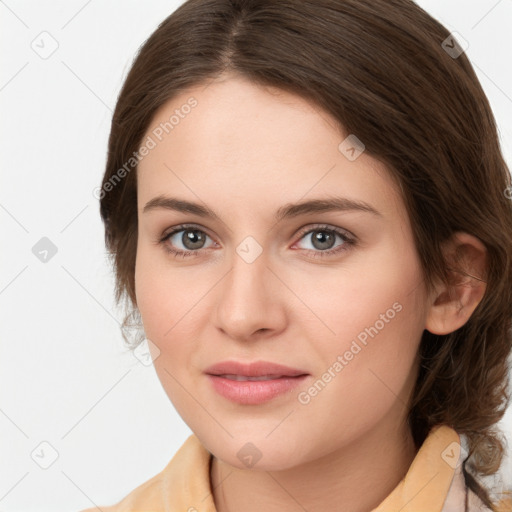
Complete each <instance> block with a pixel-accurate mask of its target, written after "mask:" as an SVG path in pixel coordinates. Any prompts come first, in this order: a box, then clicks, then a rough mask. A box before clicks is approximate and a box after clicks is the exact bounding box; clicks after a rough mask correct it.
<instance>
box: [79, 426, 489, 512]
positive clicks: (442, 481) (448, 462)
mask: <svg viewBox="0 0 512 512" xmlns="http://www.w3.org/2000/svg"><path fill="white" fill-rule="evenodd" d="M210 458H211V454H210V452H208V451H207V450H206V448H204V446H203V445H202V444H201V442H200V441H199V439H198V438H197V437H196V436H195V435H194V434H192V435H191V436H189V437H188V438H187V440H186V441H185V442H184V443H183V445H182V446H181V447H180V449H179V450H178V451H177V452H176V454H175V455H174V457H173V458H172V459H171V461H170V462H169V463H168V465H167V466H166V467H165V468H164V469H163V471H161V472H160V473H158V474H157V475H155V476H154V477H153V478H151V479H150V480H148V481H147V482H145V483H143V484H142V485H140V486H139V487H137V488H136V489H135V490H133V491H132V492H131V493H130V494H128V495H127V496H126V497H125V498H124V499H123V500H121V501H120V502H119V503H118V504H117V505H114V506H112V507H102V510H104V511H105V512H142V511H148V510H151V512H216V508H215V504H214V501H213V496H212V494H211V489H210ZM461 462H462V457H461V447H460V438H459V435H458V434H457V432H455V430H453V429H452V428H450V427H447V426H438V427H434V428H433V429H432V430H431V431H430V433H429V435H428V437H427V438H426V439H425V441H424V443H423V445H422V446H421V448H420V449H419V451H418V453H417V454H416V457H415V458H414V460H413V462H412V464H411V466H410V468H409V470H408V472H407V474H406V475H405V477H404V478H403V479H402V481H401V482H400V483H399V484H398V485H397V486H396V487H395V489H394V490H393V491H392V492H391V494H389V495H388V496H387V498H385V499H384V501H383V502H382V503H381V504H380V505H379V506H378V507H377V508H375V509H374V510H373V511H372V512H398V511H400V512H464V502H465V492H466V487H465V483H464V476H463V473H462V466H461ZM469 497H470V500H469V511H470V512H484V511H486V510H488V509H485V508H483V506H481V503H480V501H479V500H478V498H477V497H476V496H475V495H474V494H473V493H470V496H469ZM89 511H90V512H92V511H93V509H88V510H84V511H82V512H89Z"/></svg>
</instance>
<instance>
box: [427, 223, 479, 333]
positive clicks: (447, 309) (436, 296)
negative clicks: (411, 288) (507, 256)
mask: <svg viewBox="0 0 512 512" xmlns="http://www.w3.org/2000/svg"><path fill="white" fill-rule="evenodd" d="M443 252H444V254H445V258H446V260H447V262H448V265H449V269H450V276H451V279H450V283H449V284H445V283H442V284H441V283H440V284H439V285H437V286H436V289H435V291H434V292H433V293H432V294H431V296H430V297H429V305H430V306H429V311H428V312H427V318H426V322H425V329H427V331H430V332H431V333H432V334H448V333H450V332H453V331H456V330H457V329H458V328H459V327H462V326H463V325H464V324H465V323H466V322H467V321H468V320H469V318H470V317H471V315H472V313H473V311H474V310H475V309H476V307H477V306H478V304H479V303H480V301H481V300H482V297H483V296H484V293H485V289H486V282H485V275H486V273H487V249H486V248H485V246H484V244H483V243H482V242H481V241H480V240H479V239H478V238H476V237H474V236H472V235H469V234H468V233H464V232H461V231H459V232H456V233H454V235H453V236H452V238H451V239H450V240H449V241H448V242H445V244H444V247H443Z"/></svg>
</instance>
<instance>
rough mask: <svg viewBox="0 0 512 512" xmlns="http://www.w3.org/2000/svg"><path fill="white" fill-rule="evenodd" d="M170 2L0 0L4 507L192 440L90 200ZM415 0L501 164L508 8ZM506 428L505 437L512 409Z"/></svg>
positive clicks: (113, 476)
mask: <svg viewBox="0 0 512 512" xmlns="http://www.w3.org/2000/svg"><path fill="white" fill-rule="evenodd" d="M179 3H180V2H176V1H164V0H151V1H145V2H142V1H139V2H135V1H133V0H132V1H126V0H124V1H121V0H116V1H110V2H105V1H103V2H100V1H99V0H89V1H86V0H74V1H66V2H64V1H60V2H56V1H54V2H40V1H39V2H38V1H36V0H31V1H28V0H27V1H22V0H21V1H17V2H16V1H15V0H6V1H0V24H1V29H0V38H1V44H2V53H1V64H0V106H1V109H2V110H1V112H2V114H1V119H2V122H1V128H0V129H1V138H0V140H1V169H2V186H1V188H0V220H1V226H2V250H1V251H0V254H1V260H0V261H1V264H0V269H1V273H0V311H1V312H2V321H1V323H0V340H1V344H0V349H1V353H0V365H1V367H0V379H1V381H0V393H1V394H0V400H1V401H0V446H1V452H0V453H1V456H0V511H4V512H6V511H24V512H25V511H52V512H59V511H69V510H80V509H82V508H86V507H92V506H94V505H95V504H96V505H107V504H112V503H114V502H117V501H118V500H120V499H121V498H122V497H124V496H125V495H126V494H127V493H129V492H130V491H131V490H133V489H134V488H135V487H136V486H138V485H139V484H141V483H143V482H144V481H146V480H147V479H149V478H150V477H152V476H153V475H154V474H156V473H158V472H159V471H160V470H161V469H163V467H165V465H166V464H167V463H168V462H169V460H170V458H171V457H172V455H173V454H174V453H175V452H176V450H177V449H178V448H179V447H180V445H181V444H182V443H183V441H184V440H185V439H186V437H188V435H189V434H190V433H191V432H190V430H189V428H188V427H187V426H186V425H185V424H184V423H183V421H182V420H181V418H180V417H179V416H178V415H177V413H176V412H175V411H174V409H173V407H172V405H171V403H170V402H169V400H168V398H167V396H166V395H165V393H164V391H163V389H162V387H161V385H160V383H159V381H158V379H157V377H156V373H155V371H154V369H153V367H152V366H144V365H143V364H141V363H140V362H139V361H138V360H137V359H136V358H135V357H134V355H133V354H132V353H130V352H129V351H127V349H126V348H125V347H124V345H123V341H122V338H121V334H120V331H119V323H120V321H121V320H122V317H123V314H122V312H121V311H119V310H117V309H116V308H115V307H114V300H113V297H114V295H113V277H112V274H111V271H110V268H109V266H108V261H107V259H106V252H105V247H104V245H103V234H104V232H103V225H102V223H101V220H100V216H99V208H98V206H99V203H98V201H97V199H95V197H94V196H93V194H92V191H93V189H94V188H95V187H97V186H98V185H99V184H100V182H101V177H102V174H103V170H104V165H105V157H106V146H107V138H108V133H109V124H110V119H111V114H112V110H113V108H114V105H115V100H116V97H117V94H118V92H119V89H120V87H121V84H122V82H123V80H124V78H125V76H126V74H127V71H128V69H129V66H130V64H131V62H132V59H133V57H134V55H135V52H136V51H137V49H138V48H139V46H140V45H141V44H142V43H143V42H144V41H145V39H146V38H147V37H148V36H149V35H150V34H151V33H152V32H153V30H154V29H155V28H156V26H157V24H158V23H159V22H161V21H162V20H163V19H164V18H165V17H167V16H168V15H169V14H170V13H171V12H172V11H173V10H174V9H175V8H176V7H177V6H178V5H179ZM418 3H419V4H420V5H421V6H422V7H423V8H425V9H426V10H427V11H428V12H429V13H431V14H432V15H433V16H434V17H436V18H437V19H439V20H440V21H441V22H442V23H443V24H444V25H445V26H446V27H447V28H448V29H449V30H451V31H454V30H455V31H457V32H458V33H460V34H461V35H462V36H463V37H464V39H466V40H467V41H468V42H469V48H468V50H467V54H468V56H469V58H470V60H471V61H472V63H473V65H474V67H475V70H476V72H477V75H478V76H479V78H480V80H481V83H482V85H483V87H484V90H485V91H486V93H487V95H488V97H489V100H490V102H491V105H492V108H493V110H494V113H495V116H496V119H497V123H498V126H499V130H500V134H501V140H502V146H503V150H504V153H505V157H506V158H507V161H508V162H509V165H510V164H511V163H512V71H511V65H510V63H511V55H512V31H511V22H512V2H510V1H508V0H501V1H496V0H478V1H476V0H473V1H469V2H468V1H462V0H461V1H453V0H452V1H447V0H421V1H419V2H418ZM43 31H46V32H48V33H49V34H51V36H47V35H43V36H40V34H41V32H43ZM42 37H45V38H46V39H45V48H46V49H48V48H51V44H58V48H57V50H56V51H55V52H54V53H53V54H52V55H51V56H49V57H48V58H47V59H43V58H41V57H40V56H39V55H38V54H37V53H36V52H35V51H34V50H33V49H32V47H31V45H36V44H39V45H40V46H42V43H41V42H40V41H41V38H42ZM52 38H53V39H54V40H55V41H56V43H52ZM33 41H35V43H32V42H33ZM38 41H39V43H38ZM40 51H43V50H42V49H41V50H40ZM42 237H48V238H49V239H50V240H51V241H52V242H53V244H55V246H56V247H57V253H56V254H55V256H54V257H53V258H51V259H50V260H49V261H48V262H47V263H43V262H41V261H40V260H39V259H38V258H36V257H35V255H34V254H33V252H32V247H33V246H34V245H35V244H36V243H37V242H38V241H39V240H40V239H41V238H42ZM501 426H502V428H503V429H504V430H505V431H506V432H507V436H508V439H509V442H511V441H512V435H511V433H510V432H511V430H512V413H511V410H510V409H509V411H508V413H507V417H506V419H505V421H504V422H503V423H502V424H501ZM44 441H45V442H47V443H49V444H50V445H51V446H52V447H53V448H49V447H48V445H40V443H42V442H44ZM34 450H35V453H33V452H34ZM52 450H56V453H57V454H58V458H57V459H56V461H55V462H54V463H53V464H52V465H51V466H50V467H48V468H47V469H42V468H41V467H40V466H39V465H38V464H37V463H36V462H35V460H38V461H39V462H41V463H44V462H45V461H46V462H49V461H50V458H51V455H52ZM43 453H44V455H43ZM31 454H33V456H34V459H35V460H34V459H33V458H32V457H31ZM503 478H504V479H505V481H506V482H507V484H508V486H509V487H512V472H511V471H510V470H508V473H506V472H504V473H503Z"/></svg>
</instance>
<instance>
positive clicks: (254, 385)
mask: <svg viewBox="0 0 512 512" xmlns="http://www.w3.org/2000/svg"><path fill="white" fill-rule="evenodd" d="M205 373H206V376H207V377H208V380H209V381H210V383H211V384H212V387H213V389H214V390H215V391H216V392H217V393H218V394H219V395H221V396H222V397H224V398H226V399H228V400H230V401H232V402H235V403H238V404H241V405H258V404H262V403H265V402H268V401H270V400H273V399H275V398H277V397H278V396H279V395H283V394H288V395H289V394H290V392H291V391H292V390H293V389H294V388H295V387H296V386H298V385H299V384H301V383H302V382H304V380H305V379H307V378H308V377H309V376H310V375H309V374H308V373H307V372H306V371H304V370H301V369H298V368H291V367H288V366H283V365H280V364H277V363H271V362H268V361H257V362H252V363H240V362H236V361H224V362H222V363H218V364H216V365H213V366H211V367H210V368H208V369H207V370H206V372H205Z"/></svg>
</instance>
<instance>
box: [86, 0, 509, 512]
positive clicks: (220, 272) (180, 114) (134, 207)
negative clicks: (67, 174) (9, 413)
mask: <svg viewBox="0 0 512 512" xmlns="http://www.w3.org/2000/svg"><path fill="white" fill-rule="evenodd" d="M509 191H512V188H511V178H510V174H509V172H508V169H507V166H506V164H505V161H504V159H503V156H502V153H501V150H500V147H499V142H498V137H497V133H496V126H495V121H494V118H493V115H492V112H491V109H490V106H489V103H488V101H487V98H486V97H485V94H484V92H483V90H482V88H481V86H480V84H479V82H478V80H477V77H476V75H475V73H474V71H473V69H472V67H471V65H470V62H469V60H468V59H467V57H466V55H465V54H464V52H463V45H462V44H460V43H459V42H458V41H457V39H456V38H455V37H454V36H453V35H451V34H450V33H449V32H448V31H447V30H446V28H444V27H443V26H442V25H441V24H440V23H439V22H437V21H436V20H434V19H433V18H432V17H431V16H429V15H428V14H427V13H426V12H425V11H423V10H422V9H421V8H420V7H418V6H417V5H416V4H414V3H413V2H412V1H410V0H393V1H389V0H319V1H317V0H315V1H306V0H283V1H279V2H273V1H270V0H251V1H249V0H189V1H187V2H185V3H184V4H183V5H181V6H180V7H179V8H178V9H177V10H176V11H175V12H174V13H173V14H172V15H171V16H169V17H168V18H167V19H166V20H165V21H164V22H163V23H162V24H161V25H160V26H159V27H158V29H157V30H156V31H155V32H154V33H153V34H152V35H151V37H150V38H149V39H148V41H147V42H146V43H145V44H144V46H143V47H142V48H141V50H140V52H139V54H138V56H137V58H136V60H135V62H134V64H133V66H132V69H131V71H130V73H129V75H128V77H127V79H126V82H125V84H124V86H123V89H122V91H121V93H120V96H119V98H118V102H117V106H116V110H115V113H114V117H113V121H112V129H111V135H110V140H109V154H108V162H107V168H106V172H105V175H104V178H103V183H102V187H101V192H100V195H99V197H100V200H101V215H102V218H103V220H104V222H105V229H106V231H105V234H106V243H107V247H108V249H109V250H110V252H111V254H112V256H113V262H114V265H115V271H116V279H117V288H116V298H117V300H118V301H120V300H121V299H122V298H125V299H127V300H128V303H129V305H130V306H133V307H134V314H135V316H136V317H138V315H140V319H141V320H142V324H143V326H144V331H145V335H146V336H147V339H148V345H149V348H150V351H151V355H152V357H153V360H154V365H155V368H156V371H157V374H158V376H159V379H160V380H161V383H162V385H163V387H164V389H165V391H166V393H167V394H168V396H169V398H170V400H171V401H172V403H173V405H174V406H175V407H176V409H177V411H178V412H179V414H180V415H181V416H182V418H183V419H184V421H185V422H186V423H187V425H188V426H189V427H190V428H191V430H192V431H193V433H194V434H193V435H192V436H190V437H189V439H187V441H186V442H185V443H184V445H183V446H182V447H181V448H180V450H179V451H178V453H177V454H176V455H175V457H174V458H173V459H172V460H171V461H170V462H169V464H168V466H167V467H166V468H165V469H164V470H163V471H162V472H161V473H159V474H158V475H156V476H155V477H153V478H152V479H150V480H149V481H148V482H145V483H144V484H142V485H141V486H139V487H138V488H137V489H135V490H134V491H133V492H131V493H130V494H129V495H128V496H126V497H125V498H124V499H123V500H121V501H120V502H119V503H118V504H117V505H115V506H112V507H102V510H110V511H128V510H129V511H142V510H145V511H147V510H151V511H164V510H166V511H178V510H180V511H184V510H189V511H195V510H197V511H210V512H213V511H218V512H231V511H242V510H243V511H244V512H252V511H261V510H264V511H266V512H273V511H274V510H280V511H282V510H290V511H291V510H308V511H310V512H311V511H316V510H326V509H328V510H333V509H336V510H350V511H352V512H359V511H360V512H363V511H370V510H373V511H378V512H391V511H398V510H401V511H411V512H412V511H414V512H420V511H425V512H426V511H428V512H441V511H442V512H454V511H463V510H468V511H472V512H474V511H481V510H485V511H488V510H499V508H498V507H500V506H501V507H504V506H505V502H504V501H503V500H498V499H494V498H496V496H491V492H490V490H489V489H487V488H486V487H485V486H484V485H483V483H481V477H482V476H485V475H493V474H495V473H496V472H497V471H498V470H499V467H500V464H501V459H502V452H503V443H502V441H501V440H500V433H499V432H497V431H496V428H495V425H496V423H497V422H498V421H499V420H500V418H501V417H502V416H503V412H504V410H505V407H506V405H507V401H508V396H507V393H506V389H507V374H508V367H507V356H508V355H509V354H510V349H511V319H512V296H511V289H512V287H511V283H512V266H511V255H512V202H511V201H510V199H509V197H510V194H508V192H509ZM142 341H143V339H140V340H138V341H137V343H135V344H134V345H133V347H132V348H135V347H136V346H138V344H139V343H140V342H142ZM500 501H501V504H500V503H499V502H500ZM89 510H93V509H89Z"/></svg>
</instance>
